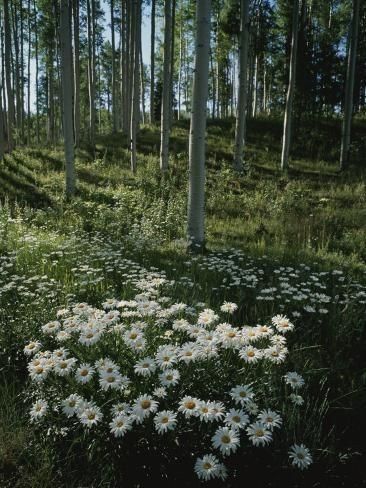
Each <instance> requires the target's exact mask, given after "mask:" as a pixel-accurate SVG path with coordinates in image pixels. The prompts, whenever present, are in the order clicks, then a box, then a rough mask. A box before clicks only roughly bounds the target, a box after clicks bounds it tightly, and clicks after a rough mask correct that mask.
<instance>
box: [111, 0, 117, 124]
mask: <svg viewBox="0 0 366 488" xmlns="http://www.w3.org/2000/svg"><path fill="white" fill-rule="evenodd" d="M111 41H112V124H113V132H114V133H115V132H117V91H116V61H115V56H116V43H115V34H114V0H111Z"/></svg>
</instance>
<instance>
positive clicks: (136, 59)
mask: <svg viewBox="0 0 366 488" xmlns="http://www.w3.org/2000/svg"><path fill="white" fill-rule="evenodd" d="M131 39H132V45H131V47H130V49H131V50H132V54H133V60H132V66H133V80H132V103H131V122H130V149H131V171H132V172H133V173H136V170H137V154H136V136H137V125H138V121H139V115H140V113H139V112H140V55H139V54H140V42H141V0H134V5H133V15H132V29H131Z"/></svg>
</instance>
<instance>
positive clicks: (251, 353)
mask: <svg viewBox="0 0 366 488" xmlns="http://www.w3.org/2000/svg"><path fill="white" fill-rule="evenodd" d="M239 357H240V358H241V359H243V360H244V361H245V362H246V363H252V364H254V363H257V362H258V361H259V359H261V357H262V351H261V350H260V349H257V348H255V347H253V346H246V347H244V349H241V350H240V351H239Z"/></svg>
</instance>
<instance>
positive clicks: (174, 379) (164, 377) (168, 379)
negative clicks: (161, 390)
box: [159, 369, 180, 386]
mask: <svg viewBox="0 0 366 488" xmlns="http://www.w3.org/2000/svg"><path fill="white" fill-rule="evenodd" d="M179 379H180V373H179V371H178V370H177V369H168V370H166V371H164V372H163V373H161V374H160V375H159V380H160V382H161V384H162V385H163V386H175V385H176V384H177V383H178V381H179Z"/></svg>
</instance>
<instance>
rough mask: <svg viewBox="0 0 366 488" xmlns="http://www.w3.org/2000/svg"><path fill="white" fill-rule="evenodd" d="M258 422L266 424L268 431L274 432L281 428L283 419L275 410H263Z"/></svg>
mask: <svg viewBox="0 0 366 488" xmlns="http://www.w3.org/2000/svg"><path fill="white" fill-rule="evenodd" d="M258 421H259V422H261V423H262V424H264V425H265V426H266V427H267V429H269V430H273V429H274V428H275V427H281V425H282V418H281V416H280V415H279V414H278V413H277V412H274V411H273V410H262V411H261V412H260V413H259V415H258Z"/></svg>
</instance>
